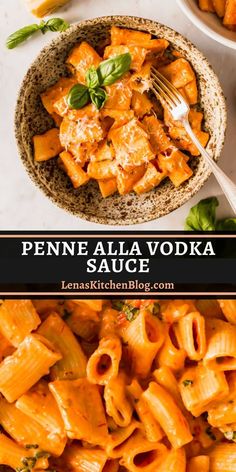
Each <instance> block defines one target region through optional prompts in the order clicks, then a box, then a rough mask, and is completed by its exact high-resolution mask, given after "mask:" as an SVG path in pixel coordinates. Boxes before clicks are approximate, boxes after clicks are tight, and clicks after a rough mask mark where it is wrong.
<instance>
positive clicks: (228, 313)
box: [218, 300, 236, 324]
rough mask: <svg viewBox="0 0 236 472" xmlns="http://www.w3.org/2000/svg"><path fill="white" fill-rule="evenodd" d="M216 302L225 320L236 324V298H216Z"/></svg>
mask: <svg viewBox="0 0 236 472" xmlns="http://www.w3.org/2000/svg"><path fill="white" fill-rule="evenodd" d="M218 302H219V305H220V308H221V310H222V312H223V314H224V316H225V318H226V320H227V321H229V322H230V323H232V324H236V300H218Z"/></svg>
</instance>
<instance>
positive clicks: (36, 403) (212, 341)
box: [0, 299, 236, 472]
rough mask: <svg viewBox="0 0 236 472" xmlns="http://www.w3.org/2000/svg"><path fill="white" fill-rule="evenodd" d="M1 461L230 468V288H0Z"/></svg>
mask: <svg viewBox="0 0 236 472" xmlns="http://www.w3.org/2000/svg"><path fill="white" fill-rule="evenodd" d="M0 318H1V324H0V336H1V344H0V361H1V362H0V425H1V428H2V430H1V434H0V467H2V469H1V470H5V468H4V467H10V470H15V471H16V472H26V471H27V472H28V471H36V470H38V471H41V472H43V471H44V470H45V471H48V472H49V471H52V470H53V471H56V472H62V471H65V470H66V471H67V472H82V471H83V472H87V471H88V472H91V471H94V472H121V471H122V472H125V471H130V472H139V471H141V470H142V471H145V472H154V471H158V472H159V471H160V472H166V471H173V472H196V470H201V471H202V472H203V471H204V472H229V471H230V472H233V471H235V464H236V433H235V428H236V427H235V424H236V412H235V391H236V348H235V344H236V302H235V300H218V301H216V300H158V301H157V300H137V299H133V300H52V299H51V300H5V301H3V302H2V303H1V306H0Z"/></svg>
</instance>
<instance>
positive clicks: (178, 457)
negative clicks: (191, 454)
mask: <svg viewBox="0 0 236 472" xmlns="http://www.w3.org/2000/svg"><path fill="white" fill-rule="evenodd" d="M185 471H186V456H185V450H184V449H183V448H180V449H176V450H175V449H172V450H171V451H170V452H168V454H167V455H166V458H165V459H164V461H163V462H162V464H161V465H160V467H159V468H158V472H185Z"/></svg>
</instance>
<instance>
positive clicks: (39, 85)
mask: <svg viewBox="0 0 236 472" xmlns="http://www.w3.org/2000/svg"><path fill="white" fill-rule="evenodd" d="M114 24H115V25H117V26H123V27H126V28H133V29H138V30H142V31H147V32H149V33H152V34H153V35H156V36H158V37H161V38H166V39H167V40H168V41H169V42H170V43H171V44H172V45H174V47H175V49H177V50H178V51H180V52H181V54H183V55H184V56H185V57H186V58H187V59H188V60H189V61H190V62H191V64H192V66H193V67H194V69H195V71H196V73H197V77H198V86H199V90H200V97H201V105H202V107H203V108H204V112H205V119H206V122H205V125H206V128H207V130H208V131H209V133H210V136H211V138H210V141H209V143H208V146H207V149H208V151H209V152H210V153H211V155H212V156H213V157H214V159H215V160H217V159H218V158H219V157H220V153H221V150H222V147H223V143H224V137H225V129H226V106H225V99H224V96H223V93H222V89H221V86H220V83H219V80H218V78H217V76H216V75H215V73H214V72H213V70H212V68H211V66H210V65H209V63H208V61H207V60H206V58H205V57H204V56H203V55H202V53H201V52H200V51H198V49H197V48H196V47H195V46H193V44H192V43H190V42H189V41H188V40H187V39H185V38H184V37H183V36H181V35H180V34H179V33H176V32H175V31H173V30H172V29H170V28H168V27H167V26H163V25H161V24H159V23H157V22H155V21H151V20H147V19H144V18H136V17H129V16H112V17H102V18H96V19H93V20H87V21H83V22H81V23H79V24H76V25H74V26H72V27H71V28H70V29H69V30H67V31H66V32H65V33H62V34H60V35H58V36H57V38H56V39H55V40H54V41H52V42H51V43H50V44H49V45H48V46H46V47H45V48H44V49H43V50H42V52H41V53H40V54H39V56H38V57H37V58H36V60H35V61H34V63H33V64H32V66H31V67H30V69H29V70H28V72H27V74H26V76H25V78H24V80H23V83H22V86H21V89H20V92H19V98H18V102H17V107H16V117H15V130H16V138H17V142H18V148H19V153H20V156H21V159H22V161H23V163H24V165H25V167H26V169H27V171H28V173H29V175H30V177H31V178H32V179H33V180H34V182H35V183H36V185H38V186H39V187H40V188H41V190H43V192H44V193H45V194H46V195H47V196H48V197H49V198H50V199H51V200H52V201H53V202H54V203H56V204H57V205H59V206H60V207H62V208H63V209H65V210H67V211H69V212H70V213H72V214H73V215H76V216H79V217H81V218H84V219H87V220H89V221H93V222H96V223H102V224H107V225H108V224H113V225H129V224H137V223H143V222H145V221H149V220H153V219H155V218H159V217H160V216H163V215H166V214H168V213H170V212H171V211H173V210H175V209H176V208H178V207H180V206H181V205H183V203H185V202H186V201H187V200H188V199H189V198H190V197H192V196H193V195H194V194H195V193H197V192H198V190H199V189H200V188H201V187H202V185H203V184H204V182H206V180H207V179H208V177H209V175H210V170H209V169H208V167H207V165H206V164H205V162H204V160H203V159H202V158H201V157H200V158H194V159H192V160H191V166H192V169H193V171H194V174H193V176H192V177H191V179H189V180H188V181H187V182H186V183H184V184H183V185H181V186H180V187H179V188H174V186H173V185H172V183H171V182H170V181H168V180H166V181H164V182H163V183H162V184H161V185H160V186H159V187H157V188H155V189H154V190H152V191H151V192H149V193H146V194H143V195H141V196H138V195H135V194H134V193H131V194H129V195H126V196H119V195H118V194H115V195H113V196H111V197H108V198H107V199H103V198H102V196H101V195H100V192H99V189H98V185H97V183H96V182H95V181H90V182H89V183H88V184H87V185H86V186H83V187H80V188H79V189H76V190H74V189H73V187H72V185H71V183H70V181H69V178H68V177H67V176H66V175H65V173H64V172H63V171H61V170H60V169H59V167H58V165H57V162H56V159H51V160H49V161H47V162H45V163H35V162H34V159H33V148H32V136H33V135H34V134H37V133H43V132H45V131H46V130H47V129H49V128H50V127H51V126H52V125H53V122H52V120H51V118H50V116H49V115H48V114H47V112H46V111H45V110H44V108H43V106H42V104H41V100H40V93H41V92H42V91H43V90H45V89H46V88H47V87H49V86H50V85H52V84H53V83H54V82H56V81H57V80H58V78H59V77H60V76H63V75H65V73H66V68H65V65H64V61H65V59H66V57H67V55H68V53H69V51H70V49H71V48H72V47H73V46H74V45H75V44H76V43H78V42H80V41H82V40H87V41H89V42H90V43H91V44H92V45H93V46H94V47H96V46H97V45H98V44H99V43H100V42H101V41H103V40H104V39H105V38H106V37H107V36H108V35H109V30H110V28H111V25H114Z"/></svg>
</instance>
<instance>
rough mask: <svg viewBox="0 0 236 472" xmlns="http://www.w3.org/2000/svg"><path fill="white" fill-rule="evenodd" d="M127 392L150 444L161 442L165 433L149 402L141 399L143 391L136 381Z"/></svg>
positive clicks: (134, 380) (129, 386)
mask: <svg viewBox="0 0 236 472" xmlns="http://www.w3.org/2000/svg"><path fill="white" fill-rule="evenodd" d="M127 392H128V393H129V395H130V398H131V401H132V403H133V406H134V408H135V410H136V413H137V415H138V417H139V419H140V422H141V423H142V426H143V428H144V432H145V436H146V438H147V440H148V441H150V442H157V441H160V440H161V439H162V438H163V436H164V432H163V430H162V429H161V427H160V425H159V423H158V422H157V421H156V419H155V418H154V416H153V414H152V412H151V411H150V408H149V407H148V405H147V402H146V401H145V400H144V398H141V396H142V393H143V390H142V388H141V387H140V385H139V383H138V381H137V380H136V379H133V381H132V382H131V384H130V385H128V386H127Z"/></svg>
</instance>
